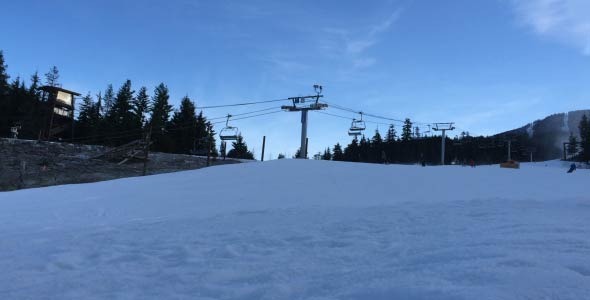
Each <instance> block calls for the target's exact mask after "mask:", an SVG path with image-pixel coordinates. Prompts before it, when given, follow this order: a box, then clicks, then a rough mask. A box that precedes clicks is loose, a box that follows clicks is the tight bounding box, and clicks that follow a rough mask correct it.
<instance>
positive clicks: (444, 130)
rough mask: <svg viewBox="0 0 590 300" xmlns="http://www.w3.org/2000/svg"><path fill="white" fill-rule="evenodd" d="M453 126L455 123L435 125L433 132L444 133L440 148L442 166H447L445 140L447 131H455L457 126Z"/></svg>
mask: <svg viewBox="0 0 590 300" xmlns="http://www.w3.org/2000/svg"><path fill="white" fill-rule="evenodd" d="M453 124H455V123H434V124H433V125H434V126H433V127H432V130H434V131H442V136H441V137H442V141H441V146H440V152H441V153H440V164H441V165H443V166H444V165H445V140H446V138H447V136H446V133H447V130H454V129H455V126H453Z"/></svg>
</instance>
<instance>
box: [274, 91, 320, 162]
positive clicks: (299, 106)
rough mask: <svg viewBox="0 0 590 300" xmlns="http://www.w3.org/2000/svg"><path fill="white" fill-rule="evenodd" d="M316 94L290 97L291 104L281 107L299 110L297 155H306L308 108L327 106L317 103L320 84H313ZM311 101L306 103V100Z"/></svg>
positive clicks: (300, 156) (288, 109)
mask: <svg viewBox="0 0 590 300" xmlns="http://www.w3.org/2000/svg"><path fill="white" fill-rule="evenodd" d="M313 88H314V89H315V92H316V94H315V95H313V96H303V97H291V98H289V100H291V101H293V105H283V106H281V109H284V110H286V111H289V112H297V111H300V112H301V145H300V147H299V157H298V158H306V157H307V112H308V111H310V110H321V109H324V108H326V107H328V105H327V104H325V103H319V101H320V98H321V97H323V95H322V94H321V93H322V89H323V88H322V86H321V85H317V84H316V85H314V86H313ZM308 100H309V102H311V103H310V104H307V103H306V101H308Z"/></svg>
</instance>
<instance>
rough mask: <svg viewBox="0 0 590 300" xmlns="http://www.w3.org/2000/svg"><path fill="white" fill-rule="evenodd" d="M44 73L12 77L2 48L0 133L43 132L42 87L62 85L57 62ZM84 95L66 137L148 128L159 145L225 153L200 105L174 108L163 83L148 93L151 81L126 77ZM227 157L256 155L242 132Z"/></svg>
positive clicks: (109, 142) (138, 134)
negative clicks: (145, 82)
mask: <svg viewBox="0 0 590 300" xmlns="http://www.w3.org/2000/svg"><path fill="white" fill-rule="evenodd" d="M44 75H45V82H44V83H42V82H41V78H40V76H39V74H38V72H35V73H34V74H33V75H32V76H31V78H30V83H29V84H28V85H27V83H26V82H25V80H23V79H22V78H20V77H19V76H17V77H16V78H14V79H13V80H12V81H10V76H9V75H8V73H7V65H6V63H5V60H4V54H3V52H2V51H1V50H0V136H3V137H9V136H11V127H13V126H17V125H18V126H19V130H18V137H19V138H24V139H38V138H40V134H39V133H40V131H41V130H42V128H43V126H44V124H43V122H44V121H43V120H45V117H46V114H47V109H46V105H44V103H43V99H42V96H41V92H40V91H39V87H40V86H41V85H43V84H45V85H49V86H56V87H59V86H61V85H60V83H59V75H60V74H59V70H58V68H57V67H55V66H54V67H52V68H51V69H50V70H49V71H48V72H47V73H46V74H44ZM80 100H81V101H79V102H80V103H79V104H78V109H77V111H78V114H77V116H76V118H75V120H74V122H73V128H74V131H73V132H74V134H73V137H72V138H71V139H64V140H63V141H65V142H74V143H82V144H93V145H105V146H119V145H122V144H125V143H128V142H130V141H133V140H137V139H142V138H145V136H146V135H147V134H149V135H150V138H151V140H152V141H153V146H152V150H155V151H160V152H168V153H185V154H202V155H204V154H206V153H207V152H208V151H209V149H210V150H211V154H212V155H213V156H219V155H223V154H224V153H223V152H224V151H225V149H224V147H223V146H222V147H221V149H220V150H219V151H218V149H217V147H216V142H217V141H216V138H215V135H216V133H215V131H214V130H213V126H212V123H211V122H210V121H209V120H207V117H205V116H204V115H203V112H202V111H201V112H199V113H197V111H196V106H195V102H194V101H193V100H191V99H190V98H189V97H188V96H184V97H183V98H182V99H181V101H180V106H179V107H178V109H174V108H173V106H172V105H171V104H170V103H169V100H170V95H169V90H168V87H167V86H166V85H165V84H164V83H160V84H158V85H157V86H156V87H155V88H154V89H153V91H152V93H151V95H150V93H149V91H148V89H147V87H145V86H142V87H140V88H139V89H138V90H137V91H136V90H134V88H133V86H132V83H131V80H126V81H125V82H123V84H122V85H121V86H120V87H119V88H118V89H117V90H115V88H114V87H113V85H112V84H109V85H107V87H106V89H105V90H104V91H101V92H99V93H97V94H96V95H92V94H91V93H87V94H86V95H84V96H83V97H82V98H81V99H80ZM220 152H221V153H220ZM227 157H232V158H245V159H253V158H254V157H253V154H252V152H250V151H249V150H248V147H247V145H246V143H245V141H244V138H243V137H242V136H241V135H240V136H239V137H238V139H237V140H236V141H233V142H232V149H230V150H229V151H228V152H227Z"/></svg>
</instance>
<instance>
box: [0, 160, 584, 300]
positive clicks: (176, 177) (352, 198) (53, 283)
mask: <svg viewBox="0 0 590 300" xmlns="http://www.w3.org/2000/svg"><path fill="white" fill-rule="evenodd" d="M589 178H590V171H587V170H579V171H576V172H574V173H573V174H566V173H565V169H564V168H558V167H552V168H536V167H524V168H522V169H519V170H513V169H500V168H499V167H498V166H486V167H477V168H469V167H460V166H447V167H426V168H422V167H417V166H400V165H387V166H385V165H370V164H354V163H338V162H326V161H304V160H279V161H271V162H264V163H248V164H237V165H225V166H217V167H212V168H206V169H200V170H193V171H186V172H179V173H173V174H162V175H155V176H148V177H136V178H127V179H120V180H113V181H106V182H99V183H92V184H79V185H67V186H56V187H49V188H38V189H30V190H22V191H15V192H5V193H0V269H1V270H2V272H0V299H590V195H589V193H588V179H589Z"/></svg>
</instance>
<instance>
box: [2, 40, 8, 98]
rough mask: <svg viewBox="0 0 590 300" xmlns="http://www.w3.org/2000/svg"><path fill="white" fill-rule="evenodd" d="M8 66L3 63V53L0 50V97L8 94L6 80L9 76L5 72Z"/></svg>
mask: <svg viewBox="0 0 590 300" xmlns="http://www.w3.org/2000/svg"><path fill="white" fill-rule="evenodd" d="M7 68H8V66H7V65H6V62H5V61H4V52H3V51H2V50H0V97H1V96H2V95H6V94H8V79H10V76H9V75H8V73H7V72H6V69H7Z"/></svg>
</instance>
